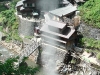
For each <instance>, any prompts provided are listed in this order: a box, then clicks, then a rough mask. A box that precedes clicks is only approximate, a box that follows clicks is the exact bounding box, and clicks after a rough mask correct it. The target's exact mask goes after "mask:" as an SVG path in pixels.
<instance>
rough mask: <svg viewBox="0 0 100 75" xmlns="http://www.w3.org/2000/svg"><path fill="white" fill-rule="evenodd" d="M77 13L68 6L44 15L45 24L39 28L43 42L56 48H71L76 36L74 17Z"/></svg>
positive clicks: (75, 9)
mask: <svg viewBox="0 0 100 75" xmlns="http://www.w3.org/2000/svg"><path fill="white" fill-rule="evenodd" d="M76 11H77V8H76V7H75V6H72V5H69V6H66V7H62V8H58V9H55V10H52V11H49V13H47V14H46V15H45V20H46V21H45V23H44V25H43V27H42V28H41V31H42V34H41V36H42V38H43V39H44V41H46V42H49V43H52V44H55V45H57V46H63V47H65V48H66V47H69V48H72V47H73V44H74V41H75V38H76V36H77V31H76V27H77V26H79V24H77V25H76V26H75V23H76V22H75V23H74V21H75V20H74V16H75V13H76Z"/></svg>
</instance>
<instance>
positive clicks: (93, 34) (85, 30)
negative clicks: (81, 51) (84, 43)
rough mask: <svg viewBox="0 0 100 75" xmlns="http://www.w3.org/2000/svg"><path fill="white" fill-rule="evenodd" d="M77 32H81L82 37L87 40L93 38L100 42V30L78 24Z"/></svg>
mask: <svg viewBox="0 0 100 75" xmlns="http://www.w3.org/2000/svg"><path fill="white" fill-rule="evenodd" d="M78 31H79V32H81V33H82V34H83V36H85V37H87V38H93V39H97V40H100V29H97V28H93V27H91V26H87V25H85V24H83V23H82V24H80V27H79V29H78Z"/></svg>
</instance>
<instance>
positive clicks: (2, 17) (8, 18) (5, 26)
mask: <svg viewBox="0 0 100 75" xmlns="http://www.w3.org/2000/svg"><path fill="white" fill-rule="evenodd" d="M17 1H19V0H13V1H11V3H10V9H9V10H5V11H2V12H1V13H0V22H1V25H2V27H0V30H1V31H3V32H4V33H5V34H6V36H7V38H6V41H10V40H18V41H22V39H21V38H20V37H19V35H18V21H17V19H16V16H15V14H14V13H15V5H16V3H17Z"/></svg>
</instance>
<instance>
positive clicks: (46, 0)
mask: <svg viewBox="0 0 100 75" xmlns="http://www.w3.org/2000/svg"><path fill="white" fill-rule="evenodd" d="M59 1H60V0H38V1H37V7H38V8H39V9H40V10H41V11H50V10H54V9H56V8H58V7H59Z"/></svg>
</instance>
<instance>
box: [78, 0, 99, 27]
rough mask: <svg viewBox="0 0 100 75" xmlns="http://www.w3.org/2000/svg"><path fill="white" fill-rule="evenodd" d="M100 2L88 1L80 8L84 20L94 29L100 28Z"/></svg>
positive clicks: (96, 0) (95, 0)
mask: <svg viewBox="0 0 100 75" xmlns="http://www.w3.org/2000/svg"><path fill="white" fill-rule="evenodd" d="M99 3H100V0H88V1H86V3H84V5H82V6H80V7H79V10H80V11H81V14H80V15H81V16H82V20H83V21H84V22H85V23H87V24H89V25H92V26H94V27H98V28H100V4H99Z"/></svg>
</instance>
